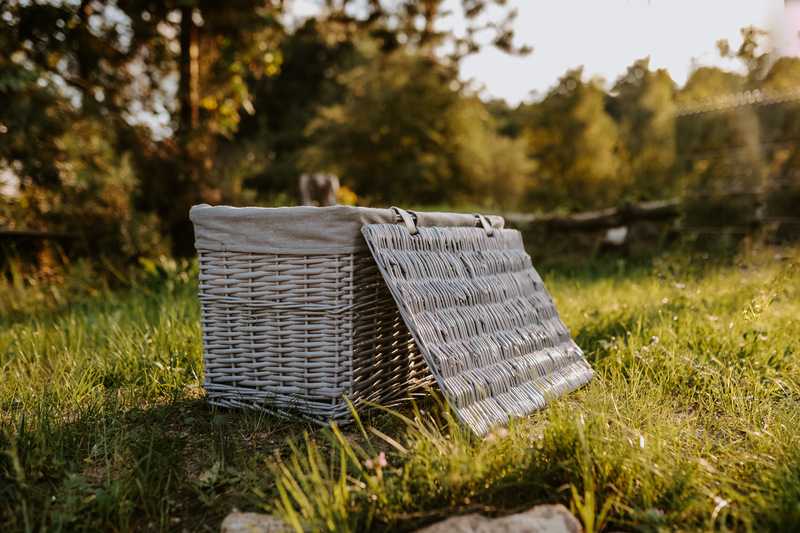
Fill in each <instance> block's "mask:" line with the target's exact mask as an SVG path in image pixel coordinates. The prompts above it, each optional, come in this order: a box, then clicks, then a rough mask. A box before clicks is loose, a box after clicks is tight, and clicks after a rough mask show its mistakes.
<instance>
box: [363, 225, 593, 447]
mask: <svg viewBox="0 0 800 533" xmlns="http://www.w3.org/2000/svg"><path fill="white" fill-rule="evenodd" d="M398 211H400V210H398ZM400 212H401V214H403V218H404V222H405V226H400V225H392V224H375V225H366V226H364V227H363V228H362V231H363V233H364V236H365V237H366V240H367V243H368V244H369V246H370V249H371V251H372V254H373V256H374V257H375V260H376V262H377V263H378V267H379V268H380V270H381V273H382V274H383V277H384V279H385V280H386V282H387V284H388V285H389V289H390V290H391V292H392V295H393V296H394V299H395V302H396V303H397V305H398V307H399V308H400V312H401V314H402V315H403V318H404V319H405V322H406V324H407V326H408V328H409V329H410V330H411V333H412V335H413V337H414V339H415V340H416V342H417V346H418V347H419V348H420V349H421V351H422V354H423V356H424V359H425V362H426V363H427V366H428V367H429V369H430V371H431V373H432V374H433V376H434V377H435V378H436V381H437V382H438V384H439V387H440V388H441V390H442V391H443V392H444V394H445V396H446V397H447V399H448V401H449V403H450V405H451V407H452V408H453V409H454V411H455V412H456V413H457V415H458V416H459V418H460V419H461V421H462V422H463V423H465V424H466V425H467V426H468V427H470V428H471V429H472V430H473V431H474V432H475V433H476V434H477V435H484V434H486V433H487V432H488V431H489V430H490V428H491V427H492V426H493V425H497V424H505V423H508V421H509V418H510V417H512V416H514V417H522V416H525V415H528V414H530V413H532V412H534V411H537V410H539V409H543V408H544V407H545V405H546V404H547V402H548V401H549V400H551V399H553V398H557V397H559V396H561V395H563V394H564V393H566V392H569V391H571V390H574V389H576V388H578V387H580V386H582V385H584V384H586V383H587V382H589V380H591V379H592V377H593V375H594V372H593V371H592V369H591V367H590V366H589V364H588V362H587V361H586V359H585V357H584V355H583V352H582V351H581V350H580V348H578V346H577V345H576V344H575V342H574V341H573V340H572V338H571V336H570V333H569V331H568V330H567V328H566V326H565V325H564V323H563V322H562V321H561V318H560V317H559V315H558V313H557V311H556V308H555V304H554V303H553V300H552V298H551V297H550V295H549V293H548V292H547V289H546V288H545V286H544V284H543V282H542V279H541V278H540V277H539V275H538V273H537V272H536V270H535V269H534V268H533V267H532V265H531V260H530V257H529V256H528V255H527V254H526V253H525V251H524V248H523V246H522V238H521V236H520V233H519V232H518V231H514V230H499V229H492V228H491V227H490V226H489V225H488V224H486V223H485V219H484V220H482V222H483V223H484V224H483V225H484V228H483V229H481V228H437V227H430V228H425V227H419V228H417V227H416V225H415V224H414V221H413V220H411V219H410V217H409V216H408V215H407V214H406V213H404V212H402V211H400Z"/></svg>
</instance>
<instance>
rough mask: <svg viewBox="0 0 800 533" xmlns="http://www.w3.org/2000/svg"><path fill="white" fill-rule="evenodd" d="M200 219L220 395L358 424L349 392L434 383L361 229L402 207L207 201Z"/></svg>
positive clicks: (212, 387)
mask: <svg viewBox="0 0 800 533" xmlns="http://www.w3.org/2000/svg"><path fill="white" fill-rule="evenodd" d="M190 216H191V219H192V222H193V223H194V227H195V238H196V239H195V246H196V248H197V250H198V255H199V264H200V303H201V323H202V328H203V352H204V354H203V356H204V364H205V372H204V379H203V387H204V388H205V389H206V392H207V396H208V399H209V401H210V403H212V404H215V405H222V406H243V407H251V408H256V409H264V410H267V411H270V412H273V413H276V414H279V415H282V416H300V417H304V418H307V419H310V420H312V421H315V422H318V423H323V424H324V423H328V422H330V421H332V420H335V421H339V422H347V421H349V420H350V419H351V413H350V409H349V406H348V404H347V401H346V400H345V397H347V398H349V400H350V401H351V402H353V404H354V405H355V406H356V407H357V408H360V407H361V406H363V405H364V403H363V402H365V401H366V402H370V403H376V404H380V405H392V404H393V403H395V402H396V401H398V400H401V399H404V398H407V397H408V396H409V394H410V393H412V392H414V391H415V390H418V389H419V388H421V387H423V386H425V385H427V384H429V383H432V379H431V375H430V372H429V371H428V369H427V366H426V365H425V363H424V361H423V360H422V357H421V355H420V353H419V350H418V349H417V347H416V346H415V343H414V341H413V339H412V337H411V336H410V334H409V332H408V329H407V327H406V326H405V324H404V322H403V320H402V317H401V315H400V311H399V310H398V308H397V305H396V304H395V303H394V301H393V299H392V296H391V294H390V293H389V291H388V289H387V287H386V283H385V282H384V281H383V279H382V277H381V274H380V272H379V270H378V267H377V265H376V264H375V261H374V260H373V258H372V256H371V255H370V253H369V249H368V248H367V245H366V243H365V242H364V238H363V236H362V234H361V227H362V226H363V225H364V224H367V223H390V222H394V220H395V217H396V215H395V213H394V212H392V211H390V210H388V209H365V208H353V207H344V206H338V207H326V208H313V207H297V208H274V209H265V208H232V207H226V206H219V207H211V206H206V205H202V206H195V207H193V208H192V210H191V212H190ZM420 218H421V219H422V220H421V223H429V224H440V225H459V224H460V225H474V223H475V220H474V218H472V217H471V216H469V215H454V214H437V213H420ZM492 223H493V224H494V225H495V226H498V227H502V223H503V221H502V219H500V218H493V219H492Z"/></svg>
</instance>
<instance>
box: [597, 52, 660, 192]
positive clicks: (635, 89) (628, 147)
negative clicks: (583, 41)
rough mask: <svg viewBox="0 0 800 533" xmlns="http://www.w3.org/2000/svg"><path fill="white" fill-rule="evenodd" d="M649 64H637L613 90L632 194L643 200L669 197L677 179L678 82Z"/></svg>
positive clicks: (647, 59) (641, 62) (630, 68)
mask: <svg viewBox="0 0 800 533" xmlns="http://www.w3.org/2000/svg"><path fill="white" fill-rule="evenodd" d="M649 64H650V59H649V58H646V59H641V60H638V61H636V62H634V64H633V65H632V66H630V67H628V72H627V73H626V74H625V75H623V76H621V77H620V78H619V79H618V80H617V82H616V84H615V85H614V88H613V89H612V93H615V94H616V96H615V97H614V100H616V104H617V106H618V110H619V111H618V112H619V117H618V121H619V124H620V135H621V137H622V139H623V144H624V147H625V153H624V155H622V157H623V159H624V160H625V164H626V165H625V166H627V172H626V173H627V174H628V175H629V176H630V179H631V187H632V191H631V194H632V195H634V196H636V197H638V198H640V199H652V198H663V197H666V196H670V195H671V194H672V192H673V185H674V178H675V175H674V172H673V168H674V164H675V104H674V97H673V94H674V90H675V83H674V82H673V81H672V79H671V78H670V77H669V74H668V73H667V71H666V70H664V69H659V70H657V71H655V72H653V71H651V70H650V68H649Z"/></svg>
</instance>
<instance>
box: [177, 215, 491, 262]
mask: <svg viewBox="0 0 800 533" xmlns="http://www.w3.org/2000/svg"><path fill="white" fill-rule="evenodd" d="M415 214H416V215H417V219H418V220H417V224H418V225H419V226H441V227H471V226H475V223H476V219H475V216H473V215H467V214H459V213H426V212H420V213H415ZM396 216H397V215H396V213H395V212H394V211H392V210H391V209H374V208H369V207H352V206H344V205H337V206H333V207H309V206H302V207H230V206H210V205H208V204H201V205H196V206H194V207H192V209H191V210H190V212H189V218H190V219H191V220H192V223H193V224H194V232H195V248H197V249H198V250H206V251H213V252H244V253H267V254H303V255H313V254H350V253H355V252H359V251H362V250H366V247H367V244H366V242H365V241H364V237H363V235H362V234H361V227H362V226H364V225H365V224H392V223H395V220H396ZM487 218H488V219H489V222H490V223H491V224H492V226H493V227H495V228H502V227H503V225H504V220H503V218H502V217H498V216H493V217H487Z"/></svg>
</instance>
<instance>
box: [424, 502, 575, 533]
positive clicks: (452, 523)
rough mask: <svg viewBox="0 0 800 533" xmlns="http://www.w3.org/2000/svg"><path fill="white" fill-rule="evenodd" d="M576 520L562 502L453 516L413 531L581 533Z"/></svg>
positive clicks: (429, 532) (448, 532)
mask: <svg viewBox="0 0 800 533" xmlns="http://www.w3.org/2000/svg"><path fill="white" fill-rule="evenodd" d="M581 531H583V529H582V528H581V524H580V522H578V520H577V519H576V518H575V517H574V516H572V513H570V512H569V511H568V510H567V508H566V507H564V506H563V505H539V506H537V507H533V508H531V509H529V510H527V511H525V512H522V513H518V514H513V515H509V516H503V517H500V518H486V517H485V516H482V515H479V514H468V515H463V516H454V517H452V518H448V519H447V520H444V521H442V522H438V523H436V524H433V525H431V526H428V527H426V528H423V529H420V530H418V531H417V533H581Z"/></svg>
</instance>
